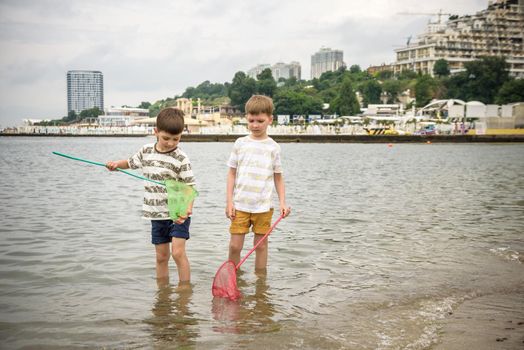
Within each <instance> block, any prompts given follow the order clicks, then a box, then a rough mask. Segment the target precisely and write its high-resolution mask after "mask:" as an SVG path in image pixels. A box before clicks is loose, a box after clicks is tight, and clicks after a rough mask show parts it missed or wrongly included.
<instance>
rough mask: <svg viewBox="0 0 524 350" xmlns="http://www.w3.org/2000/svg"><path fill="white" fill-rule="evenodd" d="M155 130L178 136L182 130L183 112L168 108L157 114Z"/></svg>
mask: <svg viewBox="0 0 524 350" xmlns="http://www.w3.org/2000/svg"><path fill="white" fill-rule="evenodd" d="M156 128H157V130H158V131H165V132H168V133H170V134H173V135H178V134H180V133H182V131H183V130H184V112H183V111H182V110H180V109H178V108H173V107H168V108H164V109H163V110H161V111H160V113H158V116H157V117H156Z"/></svg>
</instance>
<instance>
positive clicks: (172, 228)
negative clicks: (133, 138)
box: [106, 108, 195, 283]
mask: <svg viewBox="0 0 524 350" xmlns="http://www.w3.org/2000/svg"><path fill="white" fill-rule="evenodd" d="M183 130H184V112H182V111H181V110H180V109H177V108H165V109H163V110H162V111H160V113H159V114H158V116H157V120H156V127H155V135H156V138H157V141H156V143H151V144H147V145H144V146H143V147H142V148H141V149H140V150H139V151H138V152H137V153H136V154H135V155H133V156H132V157H131V158H129V159H122V160H119V161H114V162H113V161H111V162H107V164H106V167H107V168H108V169H109V170H111V171H114V170H116V169H117V168H120V169H128V168H131V169H139V168H141V169H142V172H143V174H144V176H145V177H147V178H149V179H152V180H156V181H160V182H162V181H164V180H167V179H174V180H176V181H180V182H184V183H186V184H188V185H194V184H195V179H194V177H193V171H192V169H191V163H190V162H189V158H188V156H187V155H186V154H185V153H184V152H183V151H182V150H181V149H180V148H179V147H178V143H179V142H180V138H181V136H182V131H183ZM192 210H193V203H191V204H190V205H189V207H188V210H187V216H186V217H179V218H178V219H177V220H175V221H173V220H172V219H171V218H170V217H169V211H168V207H167V190H166V187H165V186H162V185H158V184H155V183H153V182H149V181H145V182H144V202H143V205H142V213H143V218H144V219H148V220H151V243H153V244H154V245H155V250H156V276H157V280H158V281H159V282H162V283H163V282H165V281H169V267H168V262H169V258H170V256H169V255H170V250H171V255H172V256H173V259H174V260H175V263H176V266H177V270H178V278H179V281H180V283H187V282H189V281H190V268H189V260H188V258H187V255H186V248H185V247H186V240H188V239H189V225H190V223H191V217H190V215H191V212H192ZM169 243H171V249H170V247H169Z"/></svg>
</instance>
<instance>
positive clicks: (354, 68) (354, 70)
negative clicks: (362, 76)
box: [349, 64, 362, 73]
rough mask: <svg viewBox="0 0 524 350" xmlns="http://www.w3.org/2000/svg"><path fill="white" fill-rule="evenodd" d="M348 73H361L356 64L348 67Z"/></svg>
mask: <svg viewBox="0 0 524 350" xmlns="http://www.w3.org/2000/svg"><path fill="white" fill-rule="evenodd" d="M349 72H350V73H361V72H362V69H361V68H360V66H359V65H358V64H354V65H352V66H351V67H349Z"/></svg>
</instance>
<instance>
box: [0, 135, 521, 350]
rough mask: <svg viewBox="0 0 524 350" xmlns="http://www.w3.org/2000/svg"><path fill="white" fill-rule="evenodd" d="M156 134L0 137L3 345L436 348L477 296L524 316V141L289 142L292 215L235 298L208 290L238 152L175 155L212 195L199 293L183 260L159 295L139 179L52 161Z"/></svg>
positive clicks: (127, 146)
mask: <svg viewBox="0 0 524 350" xmlns="http://www.w3.org/2000/svg"><path fill="white" fill-rule="evenodd" d="M153 141H154V140H153V139H152V138H8V137H4V138H0V147H1V151H0V199H1V203H2V209H0V210H1V215H0V339H1V343H2V346H1V347H2V348H6V349H18V348H25V349H31V348H39V349H42V348H43V349H46V348H47V349H57V348H64V349H66V348H67V349H75V348H78V349H83V348H126V349H135V348H136V349H142V348H146V349H147V348H149V349H171V348H177V347H181V348H197V349H243V348H252V349H266V348H267V349H269V348H270V349H298V348H300V349H431V348H433V347H435V346H437V345H438V344H440V343H441V342H442V340H443V336H444V335H443V329H444V324H445V322H446V318H447V317H449V315H452V314H453V313H454V312H455V311H456V310H457V309H458V308H459V307H460V305H462V304H464V303H466V302H470V301H474V300H476V299H479V300H482V298H489V300H493V299H495V300H497V295H499V296H501V297H500V298H502V299H504V300H506V301H507V300H512V302H511V303H512V304H511V305H510V306H513V307H514V308H515V309H517V310H523V309H524V301H522V299H521V298H513V297H511V296H513V295H515V294H516V293H517V294H518V293H521V291H522V290H524V273H523V272H524V269H523V264H522V262H523V261H524V259H523V255H524V221H523V220H522V218H523V217H524V177H523V176H522V175H523V174H524V145H522V144H430V145H428V144H395V145H393V147H387V145H385V144H282V145H281V147H282V153H283V166H284V171H285V173H284V176H285V181H286V190H287V198H288V204H289V205H291V207H292V209H293V212H292V215H291V216H290V217H289V218H287V219H285V220H283V221H282V222H281V223H280V224H279V226H278V227H277V228H276V229H275V231H274V233H273V234H272V235H271V236H270V246H269V249H270V251H269V260H270V261H269V266H268V271H267V274H265V275H257V274H255V273H254V271H253V263H254V256H253V258H251V257H250V258H249V259H248V260H247V261H246V262H245V263H244V265H243V271H242V272H241V274H240V276H239V279H238V284H239V286H240V289H241V292H242V294H243V298H242V299H241V300H240V301H238V302H229V301H225V300H220V299H215V300H213V297H212V295H211V284H212V279H213V276H214V274H215V272H216V270H217V269H218V267H219V266H220V264H222V263H223V262H224V261H225V260H226V258H227V246H228V239H229V236H228V233H227V229H228V219H227V218H226V217H225V215H224V203H225V178H226V172H227V168H226V165H225V163H226V160H227V158H228V155H229V151H230V149H231V146H232V144H230V143H182V144H181V148H182V149H184V150H185V151H186V153H188V154H189V156H190V158H191V161H192V163H193V168H194V172H195V176H196V178H197V182H198V190H199V192H200V196H199V198H198V199H197V201H196V202H195V208H194V215H193V220H192V227H191V239H190V240H189V241H188V243H187V251H188V256H189V259H190V262H191V267H192V283H191V286H190V287H189V288H188V287H186V288H182V287H179V286H177V274H176V268H175V264H174V262H172V261H171V282H170V284H168V285H167V286H158V285H157V282H156V279H155V270H154V258H155V254H154V248H153V246H152V245H151V244H150V224H149V222H147V221H145V220H143V219H141V218H140V210H141V202H142V183H141V181H140V180H137V179H134V178H132V177H129V176H127V175H124V174H119V173H109V172H108V171H107V170H105V169H103V168H102V167H97V166H93V165H87V164H84V163H80V162H75V161H72V160H67V159H64V158H60V157H57V156H54V155H52V154H51V152H52V151H59V152H62V153H66V154H71V155H74V156H77V157H80V158H86V159H90V160H94V161H99V162H105V161H107V160H110V159H111V160H113V159H120V158H126V157H128V156H129V155H131V154H132V153H134V152H135V151H136V150H138V149H139V147H140V146H141V145H142V144H144V143H147V142H153ZM251 244H252V240H251V238H249V239H246V246H245V251H244V253H246V252H247V251H248V249H249V248H250V247H251Z"/></svg>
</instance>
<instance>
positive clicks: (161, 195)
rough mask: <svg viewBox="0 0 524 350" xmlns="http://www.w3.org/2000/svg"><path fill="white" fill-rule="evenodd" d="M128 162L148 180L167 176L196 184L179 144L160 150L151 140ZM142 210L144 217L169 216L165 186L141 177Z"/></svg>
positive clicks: (157, 179)
mask: <svg viewBox="0 0 524 350" xmlns="http://www.w3.org/2000/svg"><path fill="white" fill-rule="evenodd" d="M127 162H128V163H129V167H130V168H131V169H138V168H141V169H142V172H143V175H144V177H147V178H148V179H151V180H155V181H160V182H162V181H164V180H167V179H174V180H176V181H180V182H184V183H186V184H188V185H194V184H195V179H194V176H193V170H191V163H190V162H189V158H188V157H187V155H186V154H185V153H184V152H182V150H180V148H178V147H177V148H176V149H174V150H173V151H170V152H166V153H162V152H159V151H157V150H156V148H155V144H154V143H151V144H147V145H144V146H143V147H142V148H141V149H140V150H139V151H138V152H137V153H136V154H135V155H134V156H132V157H131V158H129V159H128V161H127ZM142 213H143V215H142V216H143V218H144V219H149V220H167V219H170V217H169V211H168V208H167V190H166V187H165V186H163V185H157V184H155V183H153V182H150V181H144V203H143V205H142Z"/></svg>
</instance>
